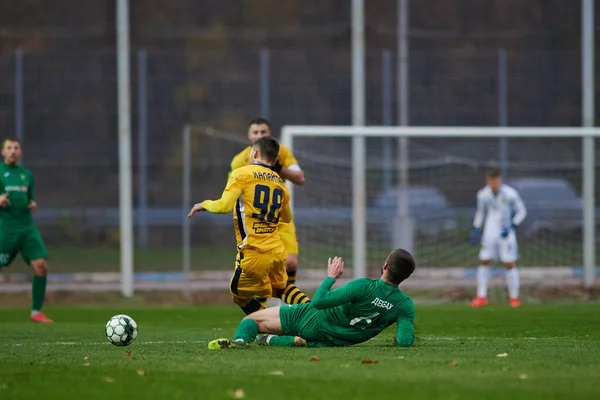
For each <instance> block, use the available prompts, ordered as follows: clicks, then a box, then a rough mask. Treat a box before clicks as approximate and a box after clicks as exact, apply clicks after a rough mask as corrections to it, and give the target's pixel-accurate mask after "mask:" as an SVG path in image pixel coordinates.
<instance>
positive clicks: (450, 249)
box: [9, 242, 600, 272]
mask: <svg viewBox="0 0 600 400" xmlns="http://www.w3.org/2000/svg"><path fill="white" fill-rule="evenodd" d="M596 248H597V254H596V257H597V259H600V246H597V247H596ZM388 251H389V248H387V247H385V248H373V247H370V248H369V249H368V257H369V260H370V262H371V263H373V266H378V265H379V263H380V262H381V261H382V260H383V259H385V256H387V254H388ZM48 254H49V257H50V266H51V270H52V271H53V272H110V271H113V272H117V271H119V265H120V255H119V254H120V253H119V248H118V247H115V248H103V247H101V248H94V247H90V248H82V247H57V246H52V247H48ZM477 254H478V249H477V248H476V247H472V246H469V244H468V243H460V244H449V243H444V242H442V243H433V244H428V245H422V246H418V247H417V249H416V251H415V257H416V259H417V260H418V262H419V264H420V265H423V266H436V267H437V266H439V267H447V266H459V267H468V266H475V265H477ZM333 255H341V256H343V257H344V258H345V259H346V260H347V261H348V262H349V265H351V261H352V249H351V247H348V246H337V247H334V246H311V247H307V246H304V247H301V248H300V268H303V267H304V268H322V267H323V261H324V260H327V258H328V257H331V256H333ZM581 255H582V249H581V246H580V245H541V244H538V245H525V246H522V247H521V251H520V260H519V265H521V266H565V265H567V266H572V265H580V264H581ZM134 259H135V270H136V271H138V272H141V271H181V268H182V252H181V249H156V248H151V249H136V251H135V256H134ZM234 259H235V248H232V247H231V246H211V247H206V246H204V247H203V246H197V247H194V248H193V249H192V250H191V262H192V269H193V270H220V269H226V270H230V269H231V268H233V262H234ZM16 270H18V271H21V272H23V271H28V268H27V267H26V266H25V265H24V263H23V261H22V260H21V259H20V258H18V259H17V260H15V263H14V265H13V266H11V268H10V270H9V271H16Z"/></svg>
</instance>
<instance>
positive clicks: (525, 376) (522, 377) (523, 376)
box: [519, 374, 529, 379]
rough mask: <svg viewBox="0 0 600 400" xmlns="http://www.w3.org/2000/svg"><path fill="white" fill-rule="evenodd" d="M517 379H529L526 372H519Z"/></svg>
mask: <svg viewBox="0 0 600 400" xmlns="http://www.w3.org/2000/svg"><path fill="white" fill-rule="evenodd" d="M519 379H529V377H528V376H527V374H521V375H519Z"/></svg>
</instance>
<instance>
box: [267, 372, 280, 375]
mask: <svg viewBox="0 0 600 400" xmlns="http://www.w3.org/2000/svg"><path fill="white" fill-rule="evenodd" d="M269 375H283V371H271V372H269Z"/></svg>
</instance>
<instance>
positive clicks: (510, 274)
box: [506, 267, 519, 299]
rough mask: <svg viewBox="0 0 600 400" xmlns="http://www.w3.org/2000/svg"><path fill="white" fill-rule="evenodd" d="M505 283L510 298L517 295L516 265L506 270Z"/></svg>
mask: <svg viewBox="0 0 600 400" xmlns="http://www.w3.org/2000/svg"><path fill="white" fill-rule="evenodd" d="M506 285H507V286H508V295H509V296H510V298H511V299H516V298H518V297H519V270H518V269H517V267H514V268H511V269H509V270H506Z"/></svg>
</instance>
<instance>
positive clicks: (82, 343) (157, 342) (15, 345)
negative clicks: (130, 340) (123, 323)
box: [0, 340, 208, 348]
mask: <svg viewBox="0 0 600 400" xmlns="http://www.w3.org/2000/svg"><path fill="white" fill-rule="evenodd" d="M135 343H136V345H138V346H140V345H142V346H143V345H146V344H151V345H152V344H195V343H208V341H207V340H170V341H162V340H157V341H148V340H146V341H139V342H135ZM108 344H110V343H109V342H108V341H106V342H87V343H86V342H43V343H34V342H32V343H12V344H11V343H2V344H0V347H8V346H12V347H36V346H79V345H83V346H104V345H108ZM116 347H122V348H126V347H127V348H129V346H116Z"/></svg>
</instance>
